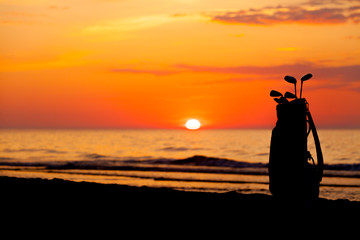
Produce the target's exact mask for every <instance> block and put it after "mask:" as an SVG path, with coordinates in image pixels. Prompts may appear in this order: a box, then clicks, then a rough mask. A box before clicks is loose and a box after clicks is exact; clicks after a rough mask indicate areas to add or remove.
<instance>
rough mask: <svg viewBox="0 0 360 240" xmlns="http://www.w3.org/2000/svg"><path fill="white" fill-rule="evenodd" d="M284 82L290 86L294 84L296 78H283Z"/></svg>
mask: <svg viewBox="0 0 360 240" xmlns="http://www.w3.org/2000/svg"><path fill="white" fill-rule="evenodd" d="M284 79H285V81H287V82H288V83H292V84H296V82H297V81H296V78H294V77H292V76H285V77H284Z"/></svg>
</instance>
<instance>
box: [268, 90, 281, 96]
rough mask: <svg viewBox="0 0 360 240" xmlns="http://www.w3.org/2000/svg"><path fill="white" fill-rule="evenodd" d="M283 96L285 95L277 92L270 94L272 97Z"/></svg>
mask: <svg viewBox="0 0 360 240" xmlns="http://www.w3.org/2000/svg"><path fill="white" fill-rule="evenodd" d="M282 96H283V95H282V94H281V93H280V92H278V91H276V90H271V92H270V97H282Z"/></svg>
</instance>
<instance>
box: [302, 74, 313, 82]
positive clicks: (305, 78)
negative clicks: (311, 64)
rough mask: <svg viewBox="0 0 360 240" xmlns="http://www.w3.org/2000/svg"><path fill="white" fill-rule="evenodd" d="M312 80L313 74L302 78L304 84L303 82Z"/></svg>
mask: <svg viewBox="0 0 360 240" xmlns="http://www.w3.org/2000/svg"><path fill="white" fill-rule="evenodd" d="M310 78H312V74H311V73H308V74H306V75H304V76H302V78H301V81H302V82H303V81H307V80H309V79H310Z"/></svg>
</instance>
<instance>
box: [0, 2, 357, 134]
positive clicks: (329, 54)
mask: <svg viewBox="0 0 360 240" xmlns="http://www.w3.org/2000/svg"><path fill="white" fill-rule="evenodd" d="M0 34H1V35H0V36H1V45H0V63H1V64H0V127H21V128H24V127H25V128H26V127H44V128H49V127H60V128H72V127H82V128H89V127H90V128H91V127H95V128H117V127H119V128H128V127H130V128H138V127H141V128H182V127H183V126H184V124H185V122H186V120H187V119H189V118H196V119H199V120H200V121H201V122H202V124H203V127H204V128H205V127H206V128H235V127H241V128H248V127H252V128H253V127H256V128H258V127H259V128H262V127H272V126H273V125H274V124H275V121H276V115H275V114H276V113H275V106H276V103H275V102H274V101H273V100H272V99H271V98H270V97H269V92H270V90H271V89H276V90H279V91H282V92H285V91H293V86H292V85H290V84H289V83H286V82H285V81H284V80H283V77H284V76H285V75H293V76H295V77H296V78H298V80H299V79H300V77H301V76H302V75H304V74H306V73H308V72H311V73H312V74H313V75H314V77H313V78H312V79H311V80H309V81H308V82H306V83H304V94H303V95H304V96H305V97H306V98H307V99H308V101H309V102H310V110H311V111H312V114H313V117H314V120H315V122H316V124H317V125H318V126H319V127H339V128H342V127H347V128H350V127H360V77H359V76H360V58H359V56H360V1H356V0H335V1H334V0H331V1H330V0H321V1H319V0H302V1H298V0H296V1H285V0H284V1H268V0H254V1H234V0H86V1H85V0H77V1H64V0H53V1H51V0H27V1H21V0H11V1H9V0H8V1H6V0H0ZM299 88H300V84H299V85H298V89H299Z"/></svg>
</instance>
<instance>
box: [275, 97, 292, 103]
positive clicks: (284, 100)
mask: <svg viewBox="0 0 360 240" xmlns="http://www.w3.org/2000/svg"><path fill="white" fill-rule="evenodd" d="M274 101H275V102H277V103H278V104H281V103H287V102H289V101H288V100H287V99H286V98H284V97H280V98H274Z"/></svg>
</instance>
